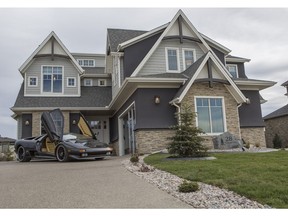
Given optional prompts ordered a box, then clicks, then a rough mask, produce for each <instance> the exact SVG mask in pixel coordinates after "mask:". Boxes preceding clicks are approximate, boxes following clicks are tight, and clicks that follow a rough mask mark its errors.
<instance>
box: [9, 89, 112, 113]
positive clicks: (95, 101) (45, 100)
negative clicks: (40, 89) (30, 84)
mask: <svg viewBox="0 0 288 216" xmlns="http://www.w3.org/2000/svg"><path fill="white" fill-rule="evenodd" d="M111 100H112V89H111V87H98V86H93V87H91V86H89V87H87V86H81V96H80V97H40V96H39V97H24V84H22V86H21V89H20V91H19V94H18V97H17V99H16V102H15V104H14V106H13V107H12V108H11V109H12V110H13V108H33V107H39V108H42V107H43V108H44V107H61V108H64V107H66V108H68V107H79V108H81V107H93V108H95V107H103V108H104V107H105V106H108V105H109V103H110V102H111Z"/></svg>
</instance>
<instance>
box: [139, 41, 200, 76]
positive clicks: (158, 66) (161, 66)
mask: <svg viewBox="0 0 288 216" xmlns="http://www.w3.org/2000/svg"><path fill="white" fill-rule="evenodd" d="M165 47H173V48H179V60H180V71H183V55H182V49H183V48H191V49H195V52H196V59H195V61H197V59H199V58H201V56H202V55H204V52H203V51H202V49H201V48H200V47H199V46H198V44H197V43H196V42H184V43H183V44H180V42H179V40H166V41H165V40H164V41H162V42H161V43H160V45H159V46H158V48H157V49H156V50H155V52H154V53H153V54H152V56H151V57H150V59H149V60H148V61H147V62H146V64H145V65H144V67H143V68H142V70H141V71H140V73H139V75H152V74H157V73H166V57H165Z"/></svg>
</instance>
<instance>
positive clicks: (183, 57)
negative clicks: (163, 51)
mask: <svg viewBox="0 0 288 216" xmlns="http://www.w3.org/2000/svg"><path fill="white" fill-rule="evenodd" d="M185 51H192V52H193V63H194V62H195V61H196V50H195V49H193V48H182V59H183V70H186V69H187V68H186V64H185ZM193 63H192V64H193Z"/></svg>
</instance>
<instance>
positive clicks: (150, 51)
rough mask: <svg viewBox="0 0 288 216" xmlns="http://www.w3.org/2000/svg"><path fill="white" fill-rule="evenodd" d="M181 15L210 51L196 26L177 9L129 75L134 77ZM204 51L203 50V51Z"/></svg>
mask: <svg viewBox="0 0 288 216" xmlns="http://www.w3.org/2000/svg"><path fill="white" fill-rule="evenodd" d="M179 16H182V18H183V20H184V21H185V22H186V23H187V24H188V26H189V27H190V28H191V30H192V31H193V32H194V33H195V34H196V36H197V37H198V39H199V40H200V41H201V42H202V44H203V45H204V47H205V48H206V49H207V50H206V51H211V52H212V50H211V48H210V47H209V46H208V44H207V43H206V42H205V40H204V39H203V38H202V36H201V35H200V34H199V32H198V31H197V30H196V28H195V27H194V26H193V25H192V23H191V22H190V21H189V19H188V18H187V17H186V15H185V14H184V13H183V11H182V10H179V11H178V12H177V14H176V15H175V16H174V18H173V19H172V21H171V22H170V23H169V25H168V26H167V28H166V29H165V30H164V32H163V33H162V35H161V36H160V37H159V38H158V40H157V41H156V43H155V44H154V45H153V47H152V48H151V49H150V50H149V52H148V53H147V55H146V56H145V57H144V58H143V60H142V61H141V62H140V64H139V65H138V67H137V68H136V69H135V71H134V72H133V73H132V75H131V77H135V76H136V75H137V74H138V73H139V71H140V70H141V69H142V68H143V66H144V65H145V63H146V62H147V61H148V59H149V58H150V57H151V56H152V54H153V53H154V51H155V50H156V49H157V47H158V46H159V44H160V43H161V41H162V39H163V38H164V37H165V35H166V34H167V33H168V32H169V30H170V29H171V27H172V26H173V24H174V23H175V22H176V21H177V19H178V17H179ZM204 52H205V51H204Z"/></svg>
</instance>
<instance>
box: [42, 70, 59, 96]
mask: <svg viewBox="0 0 288 216" xmlns="http://www.w3.org/2000/svg"><path fill="white" fill-rule="evenodd" d="M42 76H43V89H42V90H43V92H45V93H62V92H63V67H61V66H43V67H42Z"/></svg>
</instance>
